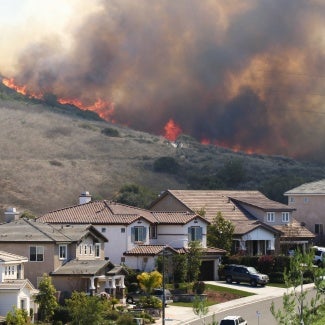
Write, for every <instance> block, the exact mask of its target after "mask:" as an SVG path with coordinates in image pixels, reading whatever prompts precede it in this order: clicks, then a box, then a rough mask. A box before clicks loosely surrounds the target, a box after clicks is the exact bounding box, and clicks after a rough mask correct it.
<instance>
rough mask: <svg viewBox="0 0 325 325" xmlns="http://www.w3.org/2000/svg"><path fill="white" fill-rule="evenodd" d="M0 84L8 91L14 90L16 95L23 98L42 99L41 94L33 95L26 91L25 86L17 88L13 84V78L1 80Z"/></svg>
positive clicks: (17, 86)
mask: <svg viewBox="0 0 325 325" xmlns="http://www.w3.org/2000/svg"><path fill="white" fill-rule="evenodd" d="M2 83H3V84H4V85H5V86H7V87H8V88H10V89H13V90H15V91H16V92H17V93H19V94H22V95H24V96H28V97H29V98H36V99H42V98H43V95H42V94H41V93H34V92H30V91H27V87H26V86H19V85H17V84H16V83H15V81H14V78H10V79H8V78H3V79H2Z"/></svg>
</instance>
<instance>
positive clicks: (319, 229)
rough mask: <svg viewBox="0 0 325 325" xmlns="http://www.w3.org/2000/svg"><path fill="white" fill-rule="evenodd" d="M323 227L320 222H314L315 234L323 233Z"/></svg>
mask: <svg viewBox="0 0 325 325" xmlns="http://www.w3.org/2000/svg"><path fill="white" fill-rule="evenodd" d="M323 233H324V228H323V224H322V223H316V224H315V234H316V235H323Z"/></svg>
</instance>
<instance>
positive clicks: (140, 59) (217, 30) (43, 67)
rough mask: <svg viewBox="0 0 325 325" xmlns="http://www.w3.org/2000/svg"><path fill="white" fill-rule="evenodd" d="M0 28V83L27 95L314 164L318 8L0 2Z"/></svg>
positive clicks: (321, 16)
mask: <svg viewBox="0 0 325 325" xmlns="http://www.w3.org/2000/svg"><path fill="white" fill-rule="evenodd" d="M0 27H1V33H0V48H1V51H0V75H2V76H4V77H8V78H14V79H15V82H16V83H17V84H20V85H26V86H27V89H29V90H30V92H35V93H40V92H41V93H42V92H43V93H44V92H51V93H54V94H55V95H57V96H58V98H62V99H64V100H67V99H69V100H70V99H74V100H78V101H79V102H82V103H83V104H84V106H85V107H89V109H93V110H96V111H97V112H99V113H101V114H102V116H105V118H106V119H107V120H110V121H114V122H116V123H119V124H123V125H128V126H130V127H132V128H135V129H138V130H142V131H148V132H151V133H155V134H164V132H165V127H166V126H168V125H174V126H175V127H176V129H177V130H179V132H183V133H185V134H189V135H191V136H193V137H195V138H196V139H197V140H199V141H202V142H203V143H214V144H218V145H224V146H229V147H231V148H237V149H240V150H246V151H253V152H260V153H268V154H283V155H290V156H295V157H309V156H313V157H316V158H317V159H320V157H321V159H325V145H324V142H325V118H324V117H325V103H324V94H325V1H324V0H244V1H243V0H91V1H89V0H53V1H50V0H0ZM170 121H173V123H174V124H173V123H170Z"/></svg>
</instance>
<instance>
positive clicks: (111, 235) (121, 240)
mask: <svg viewBox="0 0 325 325" xmlns="http://www.w3.org/2000/svg"><path fill="white" fill-rule="evenodd" d="M140 221H141V223H138V222H134V223H132V224H130V225H127V226H126V225H96V229H97V230H98V231H100V232H101V233H102V234H103V235H104V236H105V237H106V238H107V239H108V242H107V243H105V248H104V251H105V254H104V255H105V257H108V258H109V260H110V261H111V262H112V263H113V264H120V263H121V257H123V253H124V252H125V251H128V250H130V249H132V248H134V247H135V246H136V245H137V244H139V243H132V241H131V229H132V227H134V226H144V227H146V229H147V230H146V240H145V241H144V242H143V244H149V223H148V222H147V221H145V220H144V219H141V220H140ZM123 229H124V230H123Z"/></svg>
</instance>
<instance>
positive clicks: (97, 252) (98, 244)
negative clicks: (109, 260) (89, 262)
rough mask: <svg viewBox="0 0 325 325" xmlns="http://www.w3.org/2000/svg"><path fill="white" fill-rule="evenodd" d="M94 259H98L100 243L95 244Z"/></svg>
mask: <svg viewBox="0 0 325 325" xmlns="http://www.w3.org/2000/svg"><path fill="white" fill-rule="evenodd" d="M95 257H100V243H96V244H95Z"/></svg>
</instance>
